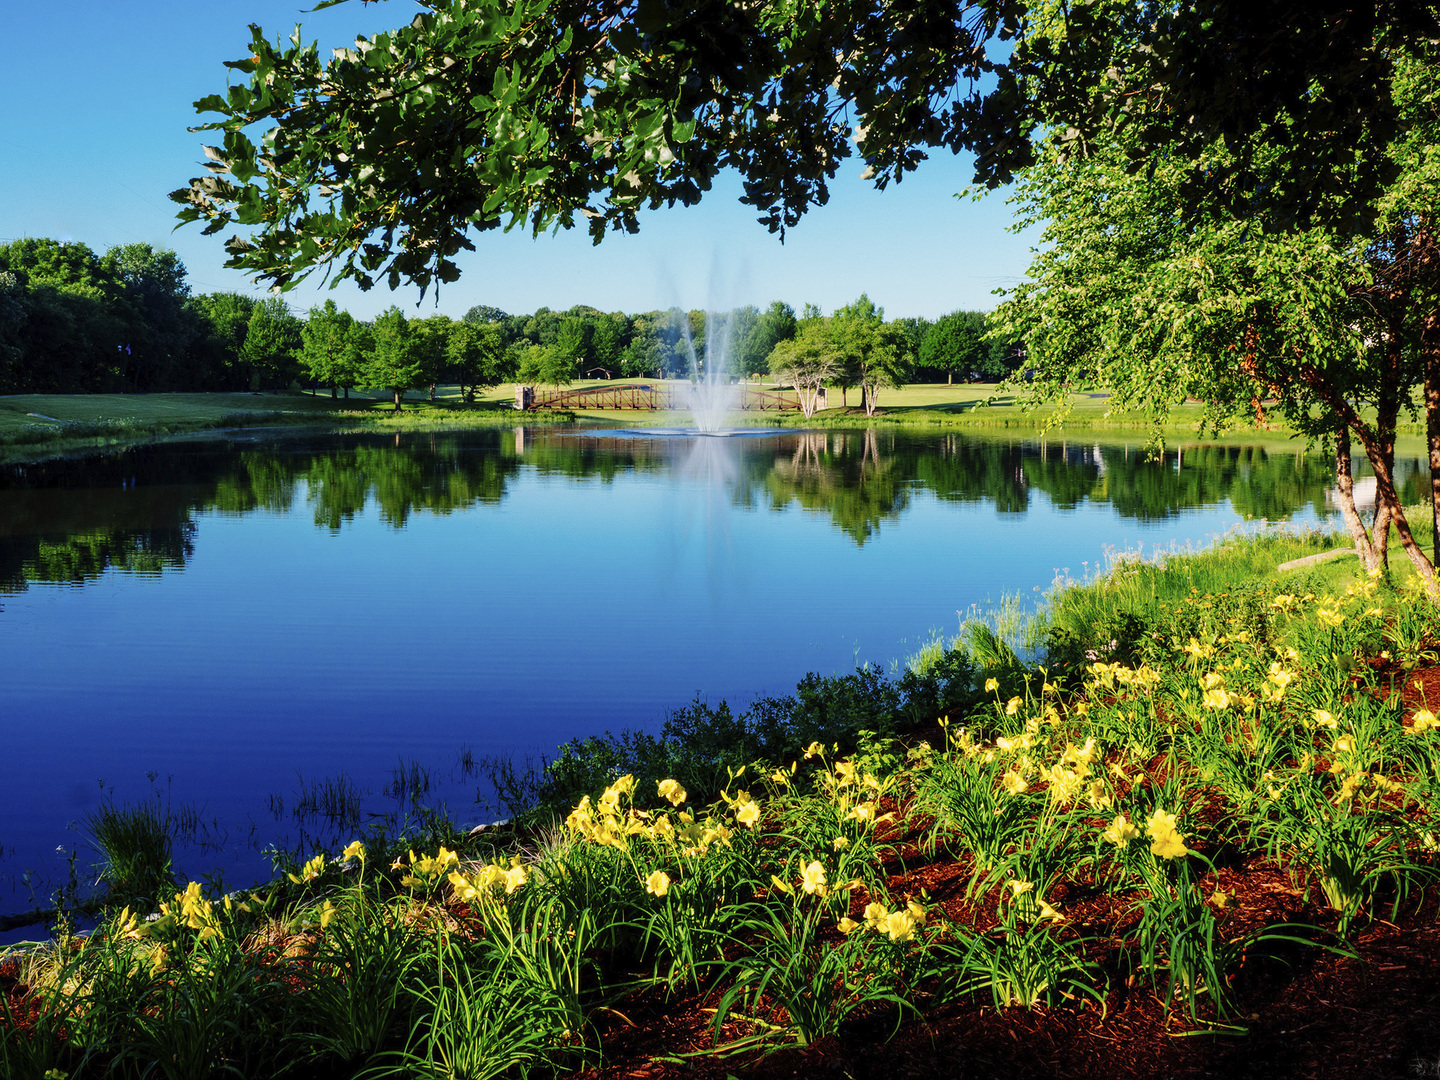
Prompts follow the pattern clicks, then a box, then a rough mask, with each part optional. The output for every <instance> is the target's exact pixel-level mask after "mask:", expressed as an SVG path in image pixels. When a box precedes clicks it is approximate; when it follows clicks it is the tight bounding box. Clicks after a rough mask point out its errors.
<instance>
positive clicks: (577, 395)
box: [515, 382, 800, 412]
mask: <svg viewBox="0 0 1440 1080" xmlns="http://www.w3.org/2000/svg"><path fill="white" fill-rule="evenodd" d="M738 389H739V391H740V392H739V394H737V395H736V402H735V408H737V409H742V410H744V411H746V412H799V411H800V400H799V398H797V397H796V396H795V395H794V394H785V393H782V392H780V391H776V390H761V389H758V388H757V387H753V386H741V387H739V388H738ZM515 406H516V408H520V409H645V410H649V411H652V412H656V411H661V410H670V409H673V410H676V411H680V410H684V409H687V408H689V407H690V395H689V384H688V383H683V382H679V383H672V382H657V383H653V384H652V383H622V384H620V385H617V386H587V387H584V388H583V389H580V390H556V391H552V392H549V393H539V392H537V390H536V388H534V387H529V386H519V387H516V388H515Z"/></svg>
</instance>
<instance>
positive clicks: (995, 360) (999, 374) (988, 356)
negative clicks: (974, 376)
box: [980, 332, 1025, 382]
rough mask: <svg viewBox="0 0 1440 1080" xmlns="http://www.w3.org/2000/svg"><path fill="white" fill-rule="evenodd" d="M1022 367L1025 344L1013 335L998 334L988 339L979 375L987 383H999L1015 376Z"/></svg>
mask: <svg viewBox="0 0 1440 1080" xmlns="http://www.w3.org/2000/svg"><path fill="white" fill-rule="evenodd" d="M1024 366H1025V342H1024V341H1022V340H1021V339H1020V338H1018V337H1015V336H1013V335H1010V334H1005V333H1004V332H999V333H997V334H996V335H995V336H992V337H991V338H990V339H989V342H988V344H987V346H986V351H985V363H984V366H982V367H981V369H980V374H981V376H982V377H983V378H984V379H985V380H986V381H988V382H999V381H1000V380H1001V379H1008V378H1009V377H1010V376H1012V375H1014V374H1016V373H1017V372H1019V371H1020V370H1021V369H1022V368H1023V367H1024Z"/></svg>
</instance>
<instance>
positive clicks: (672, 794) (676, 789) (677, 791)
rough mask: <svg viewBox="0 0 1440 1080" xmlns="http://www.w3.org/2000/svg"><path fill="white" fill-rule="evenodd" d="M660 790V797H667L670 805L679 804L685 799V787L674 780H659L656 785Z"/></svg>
mask: <svg viewBox="0 0 1440 1080" xmlns="http://www.w3.org/2000/svg"><path fill="white" fill-rule="evenodd" d="M656 786H657V787H658V788H659V791H660V797H661V798H663V799H668V800H669V801H670V805H671V806H679V805H680V804H681V803H683V802H684V801H685V789H684V788H683V787H681V786H680V785H679V784H678V783H677V782H676V781H674V780H661V781H660V783H659V784H657V785H656Z"/></svg>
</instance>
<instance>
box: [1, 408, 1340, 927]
mask: <svg viewBox="0 0 1440 1080" xmlns="http://www.w3.org/2000/svg"><path fill="white" fill-rule="evenodd" d="M1328 483H1329V474H1328V471H1327V469H1326V467H1325V464H1324V463H1323V462H1321V461H1319V460H1318V459H1316V458H1306V457H1304V456H1301V455H1297V454H1293V453H1280V454H1275V453H1271V454H1267V453H1266V452H1264V451H1262V450H1243V449H1235V448H1229V449H1218V448H1216V449H1206V450H1187V451H1186V452H1185V456H1184V458H1183V460H1178V461H1177V458H1176V455H1175V454H1174V453H1171V454H1168V455H1167V456H1166V457H1165V459H1164V460H1163V461H1160V462H1154V461H1146V460H1144V459H1143V456H1142V455H1141V453H1140V452H1139V450H1138V448H1136V447H1131V448H1128V449H1127V448H1126V447H1124V446H1113V447H1096V446H1092V445H1077V444H1074V443H1068V444H1060V443H1050V444H1048V445H1046V446H1044V447H1042V446H1040V445H1039V444H1025V445H1022V444H1019V443H1011V444H1007V443H1004V442H996V441H983V440H975V439H968V438H961V437H959V436H955V435H942V436H935V437H929V438H927V437H924V436H916V435H899V434H891V433H878V434H877V433H875V432H868V433H867V432H846V433H785V434H773V433H770V434H763V435H760V434H756V435H742V436H735V437H730V438H713V437H712V438H705V437H663V436H655V437H652V436H646V435H639V434H633V433H614V432H611V433H585V432H577V431H576V430H575V429H573V428H571V429H566V430H563V431H560V430H536V429H525V430H521V429H516V430H514V431H509V430H505V431H499V430H497V431H487V432H473V433H466V434H461V435H436V436H429V435H401V436H386V437H334V438H325V439H320V440H317V439H315V438H313V437H311V438H309V439H306V440H304V441H298V440H296V439H294V438H286V437H282V436H268V435H252V436H249V437H246V438H237V439H232V440H228V441H225V440H217V441H206V442H191V443H174V444H165V445H156V446H149V447H143V448H137V449H131V450H126V451H123V452H117V453H112V454H106V455H102V456H98V457H94V458H88V459H81V460H69V461H62V462H52V463H47V464H43V465H38V466H28V467H23V468H20V467H17V468H12V469H8V470H4V471H3V472H0V653H3V656H4V657H5V661H6V662H5V679H4V683H3V686H0V741H3V747H4V762H5V766H6V767H5V776H6V779H5V783H4V784H3V785H0V847H3V850H4V857H3V859H0V914H4V913H6V912H7V911H13V910H16V909H17V908H23V907H24V906H25V905H26V903H27V902H28V897H29V896H30V895H31V891H35V892H36V895H37V896H39V898H40V899H42V900H43V899H47V898H48V896H49V890H50V889H51V888H53V875H54V874H55V873H57V871H58V870H59V869H61V868H63V865H64V858H63V855H64V854H65V853H68V852H69V851H70V850H72V849H78V851H79V853H80V854H79V861H80V865H81V867H82V869H83V868H85V867H88V866H89V864H90V863H91V862H93V860H94V855H93V853H92V852H91V851H90V849H89V848H88V846H87V844H86V841H85V838H84V834H83V831H82V830H81V829H79V828H78V827H77V823H78V822H80V821H82V820H83V818H84V816H85V815H86V813H87V812H89V811H92V810H93V809H94V808H95V807H96V806H97V805H98V804H99V800H100V799H101V798H102V796H104V795H106V794H107V793H108V794H110V795H111V796H112V797H114V798H115V799H117V800H122V801H134V800H137V799H140V798H144V797H147V796H148V795H149V793H150V792H152V791H153V790H159V791H161V792H164V793H166V794H167V796H168V797H169V798H171V799H172V800H174V801H175V802H176V803H177V804H181V803H184V804H189V805H193V806H196V807H198V808H202V809H203V815H202V820H204V821H206V822H208V823H209V824H210V827H211V829H212V838H213V839H214V840H215V841H216V842H223V843H224V844H225V845H226V853H225V855H224V856H223V857H218V858H219V861H220V862H221V863H222V865H225V866H227V867H228V868H229V870H228V872H229V873H231V874H232V879H237V880H238V879H240V878H247V879H248V877H249V876H250V875H253V873H255V872H256V871H257V870H258V869H260V868H263V866H264V860H263V859H262V858H261V857H260V856H259V854H258V851H259V848H260V847H261V846H263V844H265V843H268V842H271V841H274V840H276V839H280V838H285V839H288V840H289V841H291V842H293V841H294V840H295V838H296V832H295V830H296V829H297V828H298V827H299V825H300V824H303V821H302V822H299V823H298V824H297V819H296V817H295V813H294V809H295V806H296V803H297V799H299V798H300V796H301V794H302V793H303V791H304V790H305V789H306V787H307V786H308V785H310V784H311V783H312V782H313V781H316V780H319V779H321V778H324V777H330V776H335V775H337V774H339V773H342V772H343V773H345V774H347V775H348V776H349V777H350V778H352V779H353V781H354V783H355V784H356V785H357V786H358V787H359V788H360V789H362V790H364V791H365V792H366V793H367V807H370V806H376V807H377V808H379V809H383V808H384V807H383V805H379V803H383V798H384V795H383V793H384V790H385V789H386V787H387V786H391V785H392V783H393V776H392V770H394V769H395V768H396V767H397V762H399V760H400V759H402V758H404V759H407V760H413V761H415V762H418V763H420V764H421V765H423V766H424V767H425V768H426V769H428V770H429V771H430V774H431V779H432V781H433V782H434V784H435V795H434V797H436V798H438V797H440V793H441V792H442V791H443V793H444V796H443V797H444V798H445V799H446V800H447V801H448V803H449V805H450V809H451V811H452V813H454V814H455V816H456V817H457V818H459V819H460V820H467V819H468V820H483V819H485V817H486V815H487V813H489V811H488V810H487V808H486V807H485V806H484V805H483V804H480V805H477V803H476V801H475V800H476V797H477V794H478V795H479V796H480V797H481V798H484V797H487V796H488V794H489V793H488V791H486V790H484V785H483V784H482V782H481V781H480V779H479V778H478V777H477V776H473V775H471V773H470V772H469V771H468V770H467V769H466V768H465V767H464V765H463V761H462V749H463V748H469V750H470V752H471V754H472V755H473V756H475V757H481V756H483V755H486V754H504V755H523V754H527V753H529V754H536V755H538V754H540V753H549V752H552V751H553V750H554V748H555V746H556V745H557V744H558V743H559V742H561V741H562V740H564V739H567V738H570V737H573V736H576V735H582V734H588V733H592V732H598V731H603V730H606V729H609V730H619V729H620V728H623V727H640V728H649V729H652V730H653V729H655V728H658V726H659V725H660V723H661V722H663V719H664V716H665V712H666V710H667V709H670V708H673V707H676V706H678V705H681V704H684V703H685V702H687V701H689V700H690V699H691V698H692V697H694V696H696V695H697V694H698V695H701V696H703V697H706V698H708V699H709V700H710V701H712V702H714V701H717V700H719V699H721V698H725V699H728V700H729V701H730V702H731V704H732V705H734V706H737V707H743V706H745V705H747V704H749V703H750V702H751V701H752V700H753V699H754V698H756V697H758V696H762V695H767V694H780V693H786V692H788V691H790V690H791V689H792V688H793V687H794V685H795V682H796V681H797V680H798V679H799V677H800V676H802V675H803V674H804V673H805V672H807V671H811V670H815V671H820V672H822V673H826V674H830V673H840V672H844V671H848V670H849V669H851V668H852V667H853V666H854V665H856V664H857V663H863V662H870V663H878V664H881V665H884V666H885V667H887V668H889V667H890V666H891V665H892V663H893V662H895V661H897V660H900V661H903V658H904V657H906V656H907V655H908V654H910V653H913V652H914V651H915V650H916V649H918V648H919V647H920V646H921V645H922V644H923V643H924V642H925V641H926V639H927V638H929V637H931V636H932V635H933V634H935V633H944V634H946V635H950V634H953V633H954V632H955V631H956V629H957V628H958V625H959V615H958V614H957V613H959V612H964V611H966V610H967V609H969V608H970V607H971V606H972V605H975V604H979V605H982V606H983V605H987V604H996V603H998V602H999V601H1000V600H1001V598H1002V595H1003V594H1006V593H1017V592H1018V593H1022V594H1024V595H1025V596H1027V597H1035V596H1037V590H1042V589H1044V588H1046V587H1048V586H1049V584H1050V583H1051V582H1052V580H1053V579H1054V578H1055V576H1056V573H1057V571H1065V570H1068V573H1069V574H1070V575H1072V576H1075V577H1082V576H1084V575H1085V573H1086V572H1087V571H1089V570H1091V569H1093V568H1094V567H1095V566H1096V564H1097V563H1099V562H1100V561H1101V560H1102V559H1103V558H1104V555H1105V551H1106V549H1107V548H1113V547H1122V548H1132V549H1133V548H1134V547H1136V546H1137V545H1141V544H1143V545H1144V546H1145V547H1146V548H1147V549H1148V548H1151V547H1154V546H1159V545H1165V544H1169V543H1171V542H1176V541H1179V542H1187V541H1196V542H1203V541H1205V540H1206V539H1208V538H1209V537H1211V536H1213V535H1214V534H1216V533H1219V532H1221V531H1223V530H1224V529H1226V528H1227V527H1229V526H1231V525H1233V524H1234V523H1236V522H1237V521H1240V520H1242V519H1244V518H1246V517H1252V518H1261V517H1263V518H1267V519H1270V520H1278V519H1286V518H1295V519H1302V520H1306V521H1313V520H1316V518H1317V517H1319V516H1323V515H1324V514H1325V513H1326V512H1327V509H1326V503H1325V495H1324V491H1325V488H1326V486H1327V484H1328ZM57 848H58V849H59V850H58V851H57ZM196 858H198V859H201V861H202V862H203V864H204V865H207V866H208V865H209V864H210V863H211V862H213V861H216V858H217V857H216V856H214V855H213V854H210V853H203V858H202V856H196ZM27 871H29V872H30V874H29V879H30V881H31V882H36V881H38V882H40V884H39V885H35V884H30V885H27V884H26V876H27V875H26V872H27ZM36 875H39V876H38V877H37V876H36ZM47 882H49V883H48V884H47ZM241 883H244V882H241ZM7 897H8V899H7Z"/></svg>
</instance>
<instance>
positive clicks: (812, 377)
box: [769, 318, 839, 420]
mask: <svg viewBox="0 0 1440 1080" xmlns="http://www.w3.org/2000/svg"><path fill="white" fill-rule="evenodd" d="M838 360H839V357H838V354H837V352H836V350H835V344H834V342H833V340H832V339H831V335H830V332H829V326H828V325H827V323H826V321H825V320H824V319H820V318H807V319H803V320H801V322H800V329H799V331H798V332H797V333H796V334H795V336H794V337H793V338H790V339H789V340H787V341H782V342H781V343H780V344H778V345H776V346H775V348H774V350H773V351H772V352H771V353H770V357H769V367H770V372H771V374H773V375H774V376H775V378H776V379H777V380H778V381H779V382H782V383H788V384H789V385H791V386H793V387H794V388H795V392H796V393H797V394H799V396H800V411H801V412H802V413H804V414H805V418H806V419H807V420H808V419H809V418H810V417H812V416H814V415H815V410H816V408H817V407H818V406H819V403H820V391H821V390H822V389H823V388H824V386H825V384H826V383H828V382H830V381H831V380H832V379H833V378H834V377H835V374H836V371H837V370H838V368H839V362H838Z"/></svg>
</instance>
